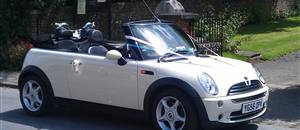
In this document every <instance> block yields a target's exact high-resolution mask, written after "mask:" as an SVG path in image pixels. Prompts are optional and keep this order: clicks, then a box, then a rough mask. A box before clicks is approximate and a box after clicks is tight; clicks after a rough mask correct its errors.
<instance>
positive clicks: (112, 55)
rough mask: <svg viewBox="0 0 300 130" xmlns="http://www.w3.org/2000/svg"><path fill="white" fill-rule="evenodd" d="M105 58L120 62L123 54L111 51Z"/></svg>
mask: <svg viewBox="0 0 300 130" xmlns="http://www.w3.org/2000/svg"><path fill="white" fill-rule="evenodd" d="M105 57H106V59H109V60H119V59H121V58H122V54H121V53H120V52H119V51H117V50H110V51H108V52H107V53H106V56H105Z"/></svg>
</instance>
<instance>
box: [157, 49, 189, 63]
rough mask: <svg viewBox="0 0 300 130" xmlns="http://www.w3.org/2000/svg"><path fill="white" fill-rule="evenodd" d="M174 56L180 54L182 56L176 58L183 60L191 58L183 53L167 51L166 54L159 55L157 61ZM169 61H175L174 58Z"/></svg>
mask: <svg viewBox="0 0 300 130" xmlns="http://www.w3.org/2000/svg"><path fill="white" fill-rule="evenodd" d="M172 56H179V57H180V58H178V59H176V60H179V59H180V60H181V59H185V60H189V58H187V57H185V56H182V55H181V54H178V53H175V52H167V53H165V54H164V55H162V56H161V57H159V58H158V59H157V62H158V63H160V62H165V61H167V60H166V59H167V58H170V57H172ZM168 61H174V60H168Z"/></svg>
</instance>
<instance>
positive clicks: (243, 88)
mask: <svg viewBox="0 0 300 130" xmlns="http://www.w3.org/2000/svg"><path fill="white" fill-rule="evenodd" d="M250 82H251V84H250V85H246V83H245V82H241V83H237V84H235V85H233V86H232V87H231V88H230V89H229V92H228V95H229V96H231V95H237V94H242V93H246V92H250V91H254V90H257V89H259V88H262V84H261V83H260V81H259V80H251V81H250Z"/></svg>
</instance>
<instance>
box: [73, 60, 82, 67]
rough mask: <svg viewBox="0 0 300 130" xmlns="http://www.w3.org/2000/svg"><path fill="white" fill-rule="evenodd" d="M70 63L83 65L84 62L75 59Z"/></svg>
mask: <svg viewBox="0 0 300 130" xmlns="http://www.w3.org/2000/svg"><path fill="white" fill-rule="evenodd" d="M70 64H71V65H74V66H76V65H81V64H82V63H81V61H80V60H78V59H75V60H72V61H71V62H70Z"/></svg>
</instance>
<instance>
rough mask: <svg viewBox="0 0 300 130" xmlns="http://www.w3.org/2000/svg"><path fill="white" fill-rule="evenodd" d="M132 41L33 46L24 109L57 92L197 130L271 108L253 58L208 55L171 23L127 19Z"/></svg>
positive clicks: (176, 128)
mask: <svg viewBox="0 0 300 130" xmlns="http://www.w3.org/2000/svg"><path fill="white" fill-rule="evenodd" d="M123 30H124V34H125V37H126V43H112V42H108V41H104V40H103V39H102V35H101V32H100V31H97V30H93V31H92V32H91V34H90V37H89V40H87V41H84V42H74V41H72V40H62V41H60V42H57V43H56V45H53V46H54V47H51V48H48V49H47V48H33V49H31V50H30V51H29V52H28V54H27V56H26V58H25V61H24V65H23V68H22V73H21V75H20V78H19V89H20V100H21V103H22V106H23V108H24V110H25V111H26V112H27V113H29V114H30V115H34V116H38V115H43V114H45V113H48V112H49V111H51V109H52V108H53V105H54V103H55V102H54V101H55V100H56V99H58V98H62V99H70V100H76V101H81V102H82V101H83V102H89V103H96V104H101V105H104V106H114V107H121V108H129V109H134V110H138V111H141V112H143V113H145V115H146V117H148V118H149V119H151V120H152V121H153V124H154V125H155V127H156V128H157V129H163V130H182V129H184V130H194V129H198V128H210V127H213V126H223V125H228V124H237V123H243V122H248V121H250V120H252V119H254V118H257V117H259V116H261V115H263V114H264V113H265V111H266V109H267V101H268V95H269V92H268V87H267V86H266V85H265V81H264V79H263V77H262V75H261V73H260V72H259V70H258V69H257V68H256V67H255V66H253V65H252V64H250V63H247V62H243V61H239V60H234V59H229V58H224V57H221V56H218V55H203V54H200V52H199V51H198V50H199V49H198V47H197V46H196V45H195V44H194V43H193V41H192V40H191V39H190V37H189V36H188V35H187V34H186V33H184V32H183V31H182V30H180V29H179V28H178V27H177V26H175V25H174V24H172V23H170V22H166V21H151V20H149V21H136V22H129V23H126V24H124V25H123Z"/></svg>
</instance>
